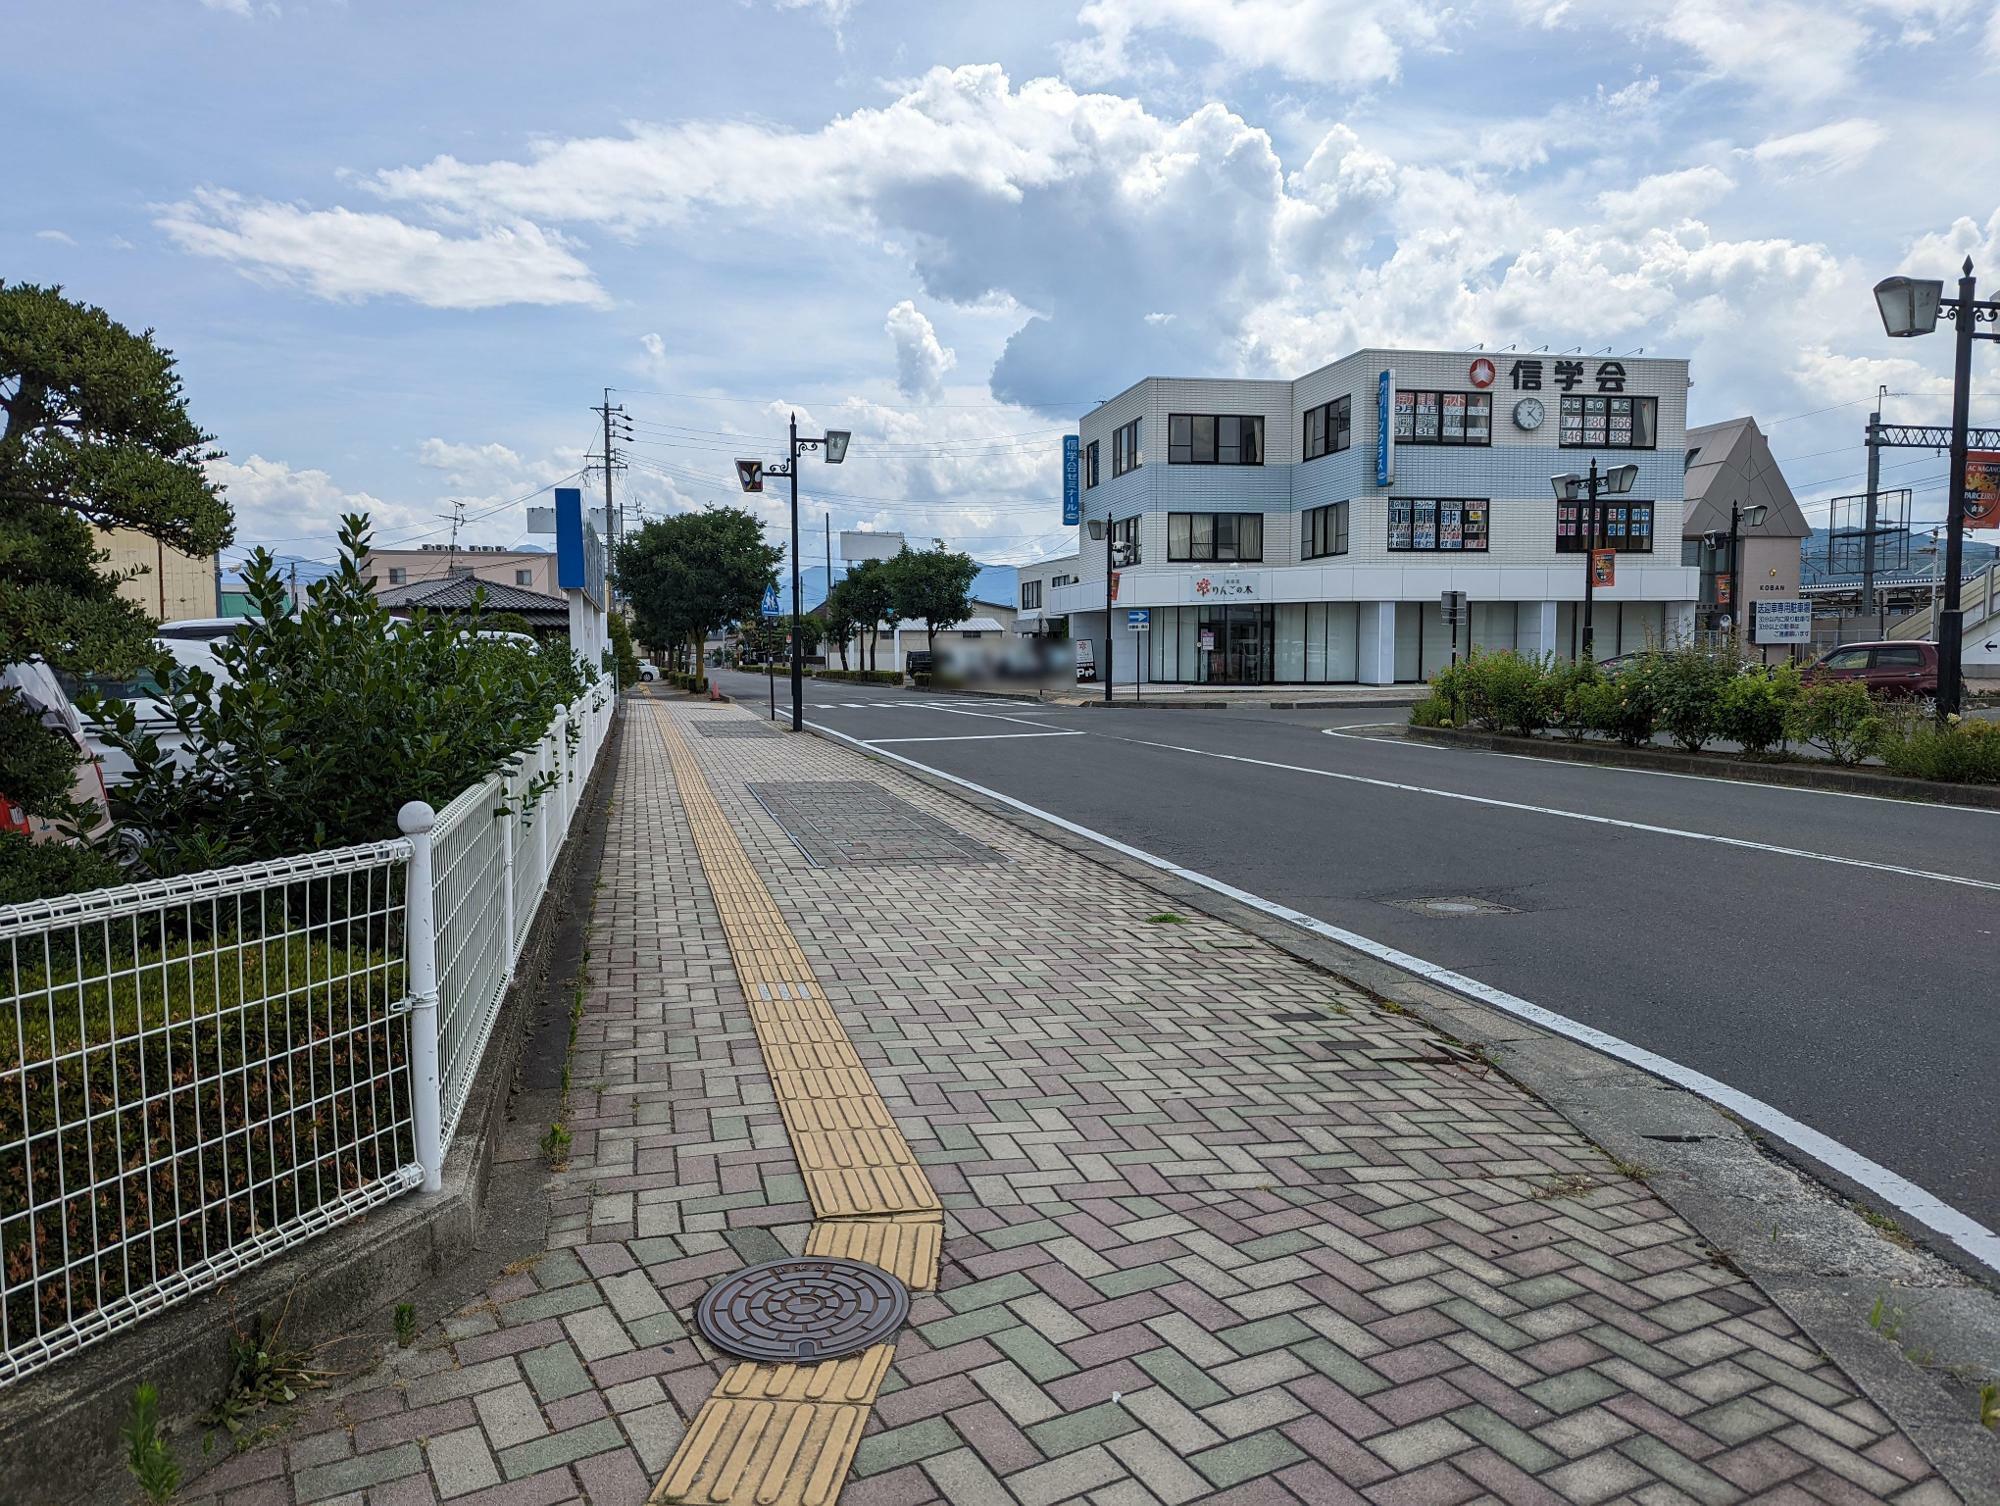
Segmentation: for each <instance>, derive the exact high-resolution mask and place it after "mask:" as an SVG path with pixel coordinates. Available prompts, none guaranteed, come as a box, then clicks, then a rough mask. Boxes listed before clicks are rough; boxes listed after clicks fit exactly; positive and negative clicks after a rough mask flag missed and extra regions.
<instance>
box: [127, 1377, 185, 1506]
mask: <svg viewBox="0 0 2000 1506" xmlns="http://www.w3.org/2000/svg"><path fill="white" fill-rule="evenodd" d="M123 1431H124V1436H125V1467H126V1468H127V1469H129V1470H130V1471H131V1472H132V1478H133V1479H134V1480H136V1481H137V1482H138V1483H139V1488H140V1489H141V1490H143V1491H144V1492H145V1493H146V1499H147V1500H149V1501H170V1500H172V1499H173V1496H174V1492H175V1491H176V1490H179V1489H180V1485H181V1467H180V1464H179V1463H178V1462H177V1461H176V1460H175V1458H174V1453H173V1450H172V1449H170V1448H168V1447H167V1440H166V1435H165V1434H163V1433H162V1432H161V1431H160V1391H159V1387H157V1386H155V1385H154V1384H153V1383H152V1382H151V1381H141V1382H139V1384H138V1385H136V1386H134V1387H133V1388H132V1409H131V1411H130V1412H129V1413H127V1414H126V1418H125V1427H124V1430H123Z"/></svg>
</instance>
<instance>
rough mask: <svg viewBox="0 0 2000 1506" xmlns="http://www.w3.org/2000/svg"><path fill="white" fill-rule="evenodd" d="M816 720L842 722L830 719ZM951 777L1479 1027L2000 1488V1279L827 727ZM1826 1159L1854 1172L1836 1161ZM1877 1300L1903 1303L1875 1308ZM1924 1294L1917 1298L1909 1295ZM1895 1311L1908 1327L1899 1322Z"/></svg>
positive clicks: (1408, 984)
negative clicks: (1986, 1421)
mask: <svg viewBox="0 0 2000 1506" xmlns="http://www.w3.org/2000/svg"><path fill="white" fill-rule="evenodd" d="M814 735H815V736H820V737H825V736H826V734H824V733H818V732H816V733H815V734H814ZM826 740H827V741H829V742H834V743H836V744H838V745H839V746H841V747H847V748H851V749H853V751H856V752H860V753H862V754H863V755H864V756H866V757H870V758H875V759H876V761H877V762H881V763H884V764H887V765H889V766H890V767H893V768H895V769H897V770H898V771H900V772H902V773H904V774H907V775H909V776H910V777H912V778H914V779H916V780H918V781H919V782H921V783H923V784H925V785H926V786H928V787H930V788H931V789H933V790H935V791H936V792H938V793H939V794H942V795H946V796H949V797H950V798H952V799H954V800H958V801H961V802H963V803H965V804H967V805H970V806H973V807H974V808H976V809H978V810H980V811H981V812H983V813H984V814H986V815H989V816H992V817H994V818H996V819H998V820H1001V821H1005V822H1008V823H1009V824H1011V825H1013V826H1016V827H1018V828H1020V829H1021V830H1023V831H1026V832H1029V833H1031V834H1032V835H1034V836H1037V837H1040V838H1042V839H1043V840H1044V841H1048V842H1052V843H1054V844H1055V845H1057V846H1059V847H1061V848H1063V849H1065V850H1066V851H1068V852H1071V853H1073V854H1075V855H1077V856H1079V857H1083V858H1086V859H1088V860H1090V861H1092V862H1094V863H1097V864H1098V865H1099V866H1101V867H1104V868H1108V869H1110V870H1111V871H1113V872H1115V873H1117V874H1118V875H1119V876H1120V877H1122V878H1126V879H1129V880H1131V881H1133V882H1135V883H1138V884H1141V885H1143V886H1145V887H1146V888H1148V889H1151V890H1152V891H1154V892H1155V893H1157V894H1159V895H1160V896H1161V897H1162V898H1164V899H1168V900H1171V901H1172V902H1173V903H1174V904H1176V905H1178V906H1181V907H1183V908H1186V909H1190V910H1196V911H1199V912H1200V913H1202V914H1204V915H1207V916H1210V917H1212V918H1214V919H1217V920H1221V921H1223V922H1225V923H1226V924H1229V925H1233V926H1235V927H1237V928H1238V929H1239V930H1243V931H1246V932H1248V933H1250V934H1252V935H1254V936H1257V937H1258V938H1260V939H1261V940H1264V941H1267V942H1269V943H1270V944H1271V945H1273V946H1275V947H1277V948H1278V949H1279V950H1281V951H1283V952H1285V953H1287V954H1288V955H1290V956H1292V957H1294V958H1296V959H1298V960H1299V961H1301V962H1304V963H1306V964H1308V965H1309V966H1311V967H1314V968H1316V969H1319V970H1321V971H1324V972H1327V973H1331V974H1333V975H1334V976H1336V977H1338V978H1340V979H1342V980H1343V981H1346V982H1348V983H1350V984H1353V985H1356V986H1358V987H1360V988H1361V989H1362V990H1363V991H1365V992H1368V993H1371V994H1374V995H1375V996H1376V997H1378V998H1381V999H1384V1000H1387V1001H1389V1002H1390V1003H1391V1004H1393V1005H1396V1006H1398V1007H1400V1008H1403V1009H1406V1010H1408V1011H1410V1012H1411V1013H1413V1014H1415V1015H1416V1016H1417V1017H1418V1018H1419V1019H1421V1020H1423V1021H1424V1023H1426V1024H1428V1025H1431V1026H1432V1027H1433V1028H1435V1029H1438V1030H1440V1031H1443V1032H1444V1033H1445V1034H1447V1035H1449V1036H1451V1037H1453V1038H1455V1039H1457V1040H1460V1041H1465V1042H1473V1043H1477V1044H1478V1046H1479V1048H1480V1049H1481V1051H1482V1052H1483V1054H1484V1055H1485V1057H1486V1059H1487V1060H1489V1061H1491V1062H1492V1063H1493V1064H1494V1065H1495V1067H1496V1068H1497V1069H1498V1070H1500V1071H1501V1072H1502V1073H1504V1074H1505V1075H1506V1076H1508V1077H1510V1078H1512V1079H1513V1080H1514V1081H1516V1082H1518V1083H1519V1084H1520V1085H1521V1086H1522V1087H1524V1088H1526V1089H1527V1090H1528V1091H1529V1092H1530V1093H1533V1094H1534V1095H1535V1096H1536V1097H1538V1098H1540V1099H1541V1100H1542V1101H1543V1102H1544V1103H1547V1104H1548V1105H1549V1106H1550V1107H1552V1108H1554V1109H1555V1110H1556V1111H1557V1112H1559V1113H1560V1114H1562V1115H1563V1117H1564V1118H1566V1119H1568V1120H1569V1121H1570V1123H1572V1124H1573V1125H1575V1126H1576V1128H1577V1129H1578V1130H1579V1131H1580V1132H1581V1133H1582V1134H1583V1135H1585V1136H1586V1137H1587V1138H1589V1139H1590V1140H1591V1141H1592V1142H1594V1143H1595V1144H1597V1145H1598V1146H1600V1147H1601V1148H1602V1149H1604V1150H1605V1151H1606V1152H1608V1153H1609V1154H1610V1155H1611V1156H1613V1157H1614V1158H1615V1159H1617V1160H1618V1161H1620V1162H1622V1163H1624V1164H1625V1165H1627V1166H1632V1167H1636V1168H1642V1169H1643V1170H1644V1172H1645V1177H1646V1181H1647V1184H1648V1185H1649V1186H1650V1187H1651V1188H1652V1189H1653V1191H1654V1192H1656V1193H1657V1194H1658V1195H1659V1196H1660V1197H1661V1199H1662V1200H1664V1201H1665V1202H1666V1203H1667V1204H1668V1205H1669V1206H1670V1207H1672V1208H1673V1209H1674V1211H1675V1212H1677V1213H1679V1214H1680V1215H1681V1217H1682V1218H1684V1219H1685V1220H1686V1221H1687V1222H1688V1224H1689V1225H1690V1226H1692V1227H1693V1229H1694V1230H1695V1232H1696V1233H1697V1234H1698V1235H1699V1236H1700V1237H1701V1238H1702V1239H1703V1240H1704V1241H1706V1242H1707V1243H1708V1244H1709V1245H1710V1246H1711V1248H1712V1249H1713V1250H1714V1251H1715V1258H1716V1259H1717V1260H1718V1261H1721V1262H1724V1263H1727V1264H1728V1265H1730V1266H1731V1267H1732V1268H1733V1269H1735V1270H1737V1271H1739V1272H1741V1273H1742V1274H1743V1275H1744V1277H1745V1278H1746V1279H1748V1280H1749V1281H1750V1282H1752V1283H1753V1284H1754V1285H1755V1286H1756V1287H1757V1288H1758V1289H1759V1290H1760V1291H1761V1292H1763V1294H1764V1295H1765V1296H1766V1297H1767V1298H1769V1299H1770V1301H1771V1302H1772V1303H1773V1304H1774V1305H1776V1306H1777V1307H1778V1308H1779V1309H1780V1310H1781V1311H1783V1312H1784V1313H1785V1314H1786V1316H1787V1317H1789V1318H1790V1319H1791V1320H1792V1321H1793V1322H1794V1323H1796V1324H1798V1326H1799V1327H1800V1328H1801V1329H1802V1330H1803V1331H1804V1332H1805V1333H1806V1335H1807V1336H1808V1337H1810V1338H1811V1339H1812V1341H1813V1342H1814V1343H1815V1344H1817V1345H1818V1346H1819V1347H1820V1348H1821V1350H1823V1351H1824V1352H1825V1353H1826V1354H1827V1355H1828V1356H1829V1357H1830V1358H1832V1359H1833V1360H1834V1361H1835V1362H1836V1363H1838V1364H1839V1365H1840V1366H1841V1368H1842V1369H1843V1370H1845V1371H1846V1372H1847V1374H1848V1375H1849V1376H1850V1377H1851V1378H1852V1379H1853V1381H1854V1383H1855V1384H1856V1385H1857V1386H1859V1387H1860V1388H1861V1390H1862V1393H1863V1394H1864V1395H1865V1396H1867V1397H1868V1399H1869V1400H1870V1401H1871V1402H1873V1403H1874V1405H1875V1406H1877V1407H1879V1408H1880V1409H1881V1410H1882V1412H1883V1413H1884V1414H1886V1415H1887V1416H1888V1417H1890V1418H1891V1419H1892V1420H1893V1421H1894V1422H1895V1423H1896V1425H1897V1426H1898V1427H1900V1428H1902V1429H1903V1430H1904V1431H1905V1432H1906V1433H1907V1434H1908V1435H1909V1437H1910V1439H1911V1441H1912V1442H1914V1443H1915V1444H1916V1446H1917V1447H1918V1448H1919V1449H1921V1450H1922V1451H1923V1453H1924V1455H1925V1457H1926V1458H1928V1459H1930V1460H1931V1462H1932V1463H1933V1464H1934V1465H1935V1466H1936V1467H1937V1469H1938V1471H1939V1472H1940V1473H1941V1474H1943V1475H1944V1476H1945V1478H1946V1480H1947V1481H1949V1482H1950V1484H1951V1486H1952V1488H1953V1489H1954V1490H1956V1491H1957V1492H1958V1494H1959V1495H1960V1497H1961V1498H1962V1499H1963V1500H1965V1501H1967V1502H1968V1503H1969V1502H1975V1501H1979V1502H1984V1501H2000V1436H1996V1435H1995V1434H1994V1433H1993V1432H1992V1431H1990V1430H1989V1429H1986V1428H1983V1427H1981V1426H1980V1425H1979V1421H1978V1417H1979V1403H1978V1398H1977V1389H1978V1386H1979V1384H1980V1382H1981V1381H1982V1380H1983V1379H1987V1378H1993V1377H1996V1376H2000V1293H1996V1292H1995V1291H1994V1290H1993V1289H1992V1288H1991V1287H1989V1286H1988V1285H1986V1284H1984V1282H1983V1281H1981V1280H1979V1279H1975V1278H1974V1277H1973V1276H1972V1275H1970V1274H1968V1273H1967V1272H1966V1271H1964V1270H1961V1269H1960V1268H1958V1267H1957V1266H1955V1265H1953V1264H1951V1263H1950V1262H1948V1261H1946V1260H1943V1259H1940V1258H1939V1257H1938V1256H1936V1255H1935V1254H1931V1253H1928V1252H1925V1251H1921V1250H1917V1249H1913V1248H1905V1247H1904V1246H1901V1245H1899V1244H1896V1243H1894V1242H1892V1241H1891V1240H1890V1239H1889V1238H1886V1237H1884V1236H1883V1235H1881V1234H1878V1233H1877V1232H1875V1230H1873V1229H1871V1228H1870V1227H1869V1226H1868V1225H1867V1224H1866V1223H1865V1222H1863V1220H1862V1219H1861V1218H1860V1216H1859V1215H1858V1214H1857V1213H1856V1211H1855V1210H1854V1208H1853V1207H1851V1206H1850V1204H1849V1201H1848V1198H1849V1197H1851V1196H1854V1195H1856V1194H1858V1191H1859V1189H1856V1188H1852V1187H1850V1188H1848V1189H1846V1192H1845V1194H1841V1193H1836V1192H1834V1191H1831V1190H1829V1187H1828V1186H1824V1185H1820V1184H1819V1183H1818V1182H1815V1181H1814V1180H1813V1179H1812V1177H1810V1176H1808V1175H1807V1174H1805V1173H1804V1172H1801V1171H1800V1170H1799V1169H1798V1168H1797V1167H1796V1166H1794V1165H1792V1164H1790V1162H1789V1161H1788V1160H1781V1159H1779V1156H1780V1155H1782V1156H1786V1157H1790V1158H1791V1159H1792V1160H1800V1159H1802V1158H1799V1157H1797V1156H1796V1154H1795V1153H1793V1152H1791V1151H1790V1150H1789V1149H1788V1148H1786V1147H1772V1146H1769V1145H1767V1144H1766V1143H1765V1142H1763V1141H1762V1140H1761V1139H1758V1138H1756V1137H1754V1136H1752V1135H1750V1134H1747V1133H1746V1132H1745V1131H1744V1130H1743V1129H1742V1128H1741V1127H1740V1126H1739V1125H1738V1124H1737V1123H1736V1122H1735V1121H1734V1120H1733V1119H1731V1118H1729V1117H1728V1116H1727V1115H1725V1114H1723V1113H1722V1112H1721V1111H1720V1110H1718V1109H1716V1108H1715V1107H1714V1106H1713V1105H1711V1104H1709V1103H1707V1102H1706V1101H1705V1100H1703V1099H1701V1098H1698V1097H1696V1096H1695V1095H1694V1094H1692V1093H1690V1092H1687V1091H1686V1090H1685V1089H1682V1088H1678V1087H1675V1086H1673V1085H1672V1084H1669V1083H1665V1082H1661V1081H1660V1080H1658V1079H1656V1078H1653V1077H1650V1076H1648V1075H1646V1074H1645V1073H1643V1072H1640V1071H1638V1070H1636V1069H1635V1068H1632V1067H1628V1066H1626V1065H1625V1064H1624V1063H1622V1062H1617V1061H1613V1060H1611V1059H1609V1058H1606V1057H1603V1056H1599V1055H1598V1054H1597V1053H1595V1052H1593V1051H1590V1050H1589V1049H1587V1048H1585V1047H1583V1046H1580V1045H1577V1044H1576V1043H1574V1042H1571V1041H1566V1040H1563V1039H1562V1038H1560V1037H1557V1036H1552V1035H1550V1034H1548V1033H1547V1032H1545V1031H1542V1030H1540V1029H1538V1028H1536V1027H1535V1026H1532V1025H1529V1024H1527V1023H1525V1022H1524V1021H1521V1020H1518V1019H1515V1018H1514V1017H1513V1016H1511V1015H1506V1014H1503V1013H1501V1012H1499V1011H1497V1010H1493V1009H1489V1008H1487V1007H1485V1006H1483V1005H1480V1004H1476V1003H1474V1002H1473V1001H1471V1000H1468V999H1464V998H1461V997H1459V996H1458V995H1456V994H1452V993H1449V992H1447V991H1445V990H1443V989H1441V988H1437V987H1434V986H1433V985H1431V984H1428V983H1425V982H1423V981H1422V980H1421V979H1418V978H1415V977H1413V976H1411V975H1410V974H1408V973H1405V972H1403V971H1402V970H1401V969H1399V968H1395V967H1391V966H1389V965H1388V964H1386V963H1383V962H1380V961H1377V960H1376V959H1375V958H1373V957H1369V956H1366V955H1364V954H1362V953H1359V952H1355V951H1352V950H1350V949H1348V948H1346V947H1343V946H1340V945H1338V944H1336V943H1334V942H1331V941H1328V940H1326V939H1324V938H1322V937H1319V936H1315V935H1313V934H1312V933H1310V932H1306V931H1301V930H1299V929H1297V928H1295V927H1293V926H1290V925H1287V924H1285V923H1284V922H1282V921H1279V920H1276V919H1274V918H1273V917H1271V916H1269V915H1265V914H1263V913H1262V912H1260V911H1257V910H1254V909H1252V908H1250V907H1249V906H1246V905H1241V904H1238V903H1236V902H1235V901H1233V900H1230V899H1226V898H1224V897H1223V896H1221V895H1218V894H1215V893H1214V892H1212V891H1210V890H1208V889H1204V888H1202V887H1200V886H1199V885H1195V884H1191V883H1188V882H1186V881H1184V880H1181V879H1177V878H1175V877H1173V876H1172V875H1170V874H1165V873H1162V872H1160V871H1159V870H1158V869H1155V868H1152V867H1150V866H1148V865H1147V864H1144V863H1141V862H1139V861H1137V860H1136V859H1132V858H1127V857H1125V856H1124V855H1123V854H1121V853H1116V852H1112V851H1110V850H1108V849H1106V848H1103V847H1100V846H1099V845H1098V844H1096V843H1094V842H1091V841H1089V840H1088V839H1086V838H1083V837H1079V836H1077V835H1075V834H1074V833H1072V832H1068V831H1065V830H1063V829H1062V828H1061V827H1057V826H1053V825H1050V824H1049V823H1047V822H1044V821H1041V820H1039V819H1037V818H1035V817H1032V816H1028V815H1026V814H1024V813H1022V812H1020V811H1017V810H1015V809H1013V808H1012V807H1010V806H1007V805H1003V804H1000V803H999V802H997V801H991V800H987V799H986V798H984V797H982V796H979V795H976V794H973V793H972V792H970V791H967V790H963V789H960V788H959V787H958V786H956V785H954V784H952V783H950V782H949V781H947V780H943V779H939V778H936V777H935V776H933V775H930V774H927V773H925V772H924V771H922V770H918V769H911V768H908V767H906V766H904V765H902V764H896V763H892V762H891V761H890V760H887V759H881V758H879V757H877V756H876V755H875V754H872V753H869V752H868V750H866V749H860V748H853V745H852V744H849V743H842V742H840V741H839V740H838V739H836V738H827V739H826ZM1812 1171H1813V1173H1814V1175H1816V1176H1818V1177H1819V1178H1821V1179H1822V1180H1823V1181H1825V1182H1827V1183H1830V1184H1833V1185H1836V1186H1837V1185H1838V1181H1837V1179H1836V1178H1834V1177H1832V1176H1831V1174H1830V1173H1828V1172H1827V1170H1826V1168H1823V1167H1817V1166H1814V1167H1813V1168H1812ZM1878 1300H1879V1301H1880V1302H1881V1304H1882V1306H1883V1308H1884V1310H1885V1311H1887V1312H1891V1313H1895V1314H1899V1315H1900V1316H1899V1317H1897V1318H1895V1319H1894V1320H1893V1321H1885V1322H1884V1323H1883V1325H1882V1328H1878V1327H1877V1326H1876V1325H1875V1324H1874V1323H1872V1322H1871V1314H1873V1313H1874V1312H1875V1309H1876V1305H1877V1303H1878ZM1905 1302H1907V1304H1908V1305H1907V1309H1905V1307H1904V1305H1903V1304H1904V1303H1905ZM1884 1328H1893V1329H1894V1332H1893V1334H1892V1335H1891V1336H1889V1337H1885V1334H1884V1332H1883V1329H1884Z"/></svg>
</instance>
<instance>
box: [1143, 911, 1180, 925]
mask: <svg viewBox="0 0 2000 1506" xmlns="http://www.w3.org/2000/svg"><path fill="white" fill-rule="evenodd" d="M1187 923H1188V918H1187V917H1186V916H1185V915H1176V914H1174V912H1173V911H1171V910H1162V911H1161V912H1160V913H1159V914H1158V915H1148V916H1147V917H1146V924H1147V925H1149V926H1184V925H1186V924H1187Z"/></svg>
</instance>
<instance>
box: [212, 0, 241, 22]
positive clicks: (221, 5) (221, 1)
mask: <svg viewBox="0 0 2000 1506" xmlns="http://www.w3.org/2000/svg"><path fill="white" fill-rule="evenodd" d="M201 3H202V5H203V6H204V7H205V8H207V9H209V10H219V11H224V12H226V13H227V14H229V15H232V16H242V17H244V18H245V19H246V20H247V19H248V18H249V16H250V13H251V12H250V0H201Z"/></svg>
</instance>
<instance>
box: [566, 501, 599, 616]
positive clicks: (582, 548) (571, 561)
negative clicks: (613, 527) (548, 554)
mask: <svg viewBox="0 0 2000 1506" xmlns="http://www.w3.org/2000/svg"><path fill="white" fill-rule="evenodd" d="M556 584H557V585H559V586H561V587H562V588H563V589H564V590H565V591H581V592H583V599H584V600H585V601H587V602H589V603H590V604H591V605H592V606H593V607H595V608H597V610H598V611H600V612H601V611H603V610H604V540H603V539H602V538H601V537H599V535H598V532H597V530H596V528H594V527H592V526H591V524H590V523H588V522H587V521H585V519H584V516H583V493H582V492H581V491H580V490H578V489H577V488H576V487H573V486H559V487H557V488H556Z"/></svg>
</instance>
